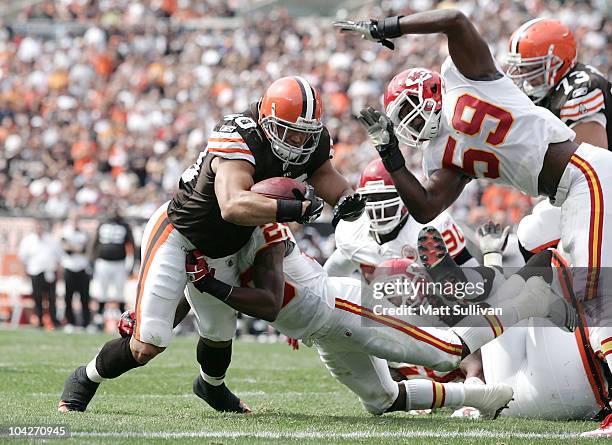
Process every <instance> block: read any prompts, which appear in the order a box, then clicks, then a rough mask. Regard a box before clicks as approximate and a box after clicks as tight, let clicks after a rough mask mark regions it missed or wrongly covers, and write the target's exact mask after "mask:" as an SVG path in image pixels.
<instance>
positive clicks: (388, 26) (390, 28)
mask: <svg viewBox="0 0 612 445" xmlns="http://www.w3.org/2000/svg"><path fill="white" fill-rule="evenodd" d="M402 17H403V15H395V16H393V17H387V18H386V19H383V20H380V21H379V22H378V32H379V33H380V36H381V37H382V38H383V39H393V38H395V37H400V36H401V35H402V31H401V30H400V23H399V22H400V19H401V18H402Z"/></svg>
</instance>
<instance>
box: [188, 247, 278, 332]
mask: <svg viewBox="0 0 612 445" xmlns="http://www.w3.org/2000/svg"><path fill="white" fill-rule="evenodd" d="M284 255H285V244H284V243H276V244H272V245H271V246H269V247H267V248H265V249H262V251H261V252H259V253H258V254H257V256H256V257H255V261H254V263H253V280H254V283H255V286H256V287H255V288H246V287H233V286H229V285H228V284H226V283H224V282H222V281H220V280H217V279H216V278H215V277H214V274H215V271H214V269H209V268H208V265H207V264H206V261H205V259H204V256H203V255H202V254H201V253H199V252H198V251H197V250H196V251H191V252H189V253H188V255H187V258H186V263H185V267H186V270H187V276H188V277H189V281H191V282H192V283H193V284H194V286H195V287H196V288H197V289H198V290H199V291H200V292H206V293H208V294H210V295H212V296H214V297H216V298H218V299H219V300H221V301H222V302H224V303H225V304H227V305H228V306H230V307H232V308H233V309H235V310H237V311H238V312H242V313H243V314H246V315H250V316H251V317H256V318H261V319H263V320H266V321H269V322H273V321H274V320H276V317H277V315H278V312H279V311H280V309H281V305H282V302H283V290H284V284H285V279H284V276H283V257H284Z"/></svg>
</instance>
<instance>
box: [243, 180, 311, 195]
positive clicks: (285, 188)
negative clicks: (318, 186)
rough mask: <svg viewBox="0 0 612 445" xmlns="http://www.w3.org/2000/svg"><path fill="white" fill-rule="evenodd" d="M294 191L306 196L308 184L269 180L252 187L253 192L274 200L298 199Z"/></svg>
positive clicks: (295, 181) (294, 181)
mask: <svg viewBox="0 0 612 445" xmlns="http://www.w3.org/2000/svg"><path fill="white" fill-rule="evenodd" d="M294 190H298V192H300V193H301V195H302V196H304V195H305V194H306V184H304V183H303V182H300V181H297V180H295V179H292V178H283V177H278V178H268V179H264V180H263V181H260V182H258V183H256V184H253V185H252V186H251V191H252V192H254V193H258V194H260V195H263V196H266V197H268V198H272V199H297V198H296V197H295V192H294ZM302 200H303V199H302Z"/></svg>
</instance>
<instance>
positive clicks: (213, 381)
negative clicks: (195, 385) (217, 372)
mask: <svg viewBox="0 0 612 445" xmlns="http://www.w3.org/2000/svg"><path fill="white" fill-rule="evenodd" d="M200 375H201V376H202V378H203V379H204V381H205V382H206V383H208V384H209V385H212V386H221V385H223V382H224V381H225V374H224V375H223V376H222V377H213V376H210V375H208V374H206V373H205V372H204V371H202V368H200Z"/></svg>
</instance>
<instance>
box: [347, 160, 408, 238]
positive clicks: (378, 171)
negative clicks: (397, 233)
mask: <svg viewBox="0 0 612 445" xmlns="http://www.w3.org/2000/svg"><path fill="white" fill-rule="evenodd" d="M357 193H359V194H361V195H364V196H366V197H367V199H368V200H367V201H366V205H365V208H366V212H367V214H368V216H369V217H370V231H372V232H373V233H375V234H378V235H385V234H387V233H389V232H391V231H392V230H393V229H395V228H396V227H397V225H398V224H399V223H400V221H401V220H402V217H403V216H404V215H407V214H408V209H407V208H406V206H405V205H404V203H403V202H402V199H401V198H400V196H399V194H398V193H397V189H396V188H395V184H394V183H393V179H391V175H389V172H388V171H387V169H385V166H384V165H383V163H382V161H381V160H380V158H377V159H375V160H373V161H372V162H370V163H369V164H368V165H367V167H366V168H365V170H363V173H362V174H361V180H360V181H359V188H358V189H357Z"/></svg>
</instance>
